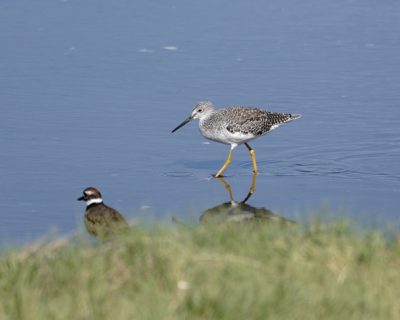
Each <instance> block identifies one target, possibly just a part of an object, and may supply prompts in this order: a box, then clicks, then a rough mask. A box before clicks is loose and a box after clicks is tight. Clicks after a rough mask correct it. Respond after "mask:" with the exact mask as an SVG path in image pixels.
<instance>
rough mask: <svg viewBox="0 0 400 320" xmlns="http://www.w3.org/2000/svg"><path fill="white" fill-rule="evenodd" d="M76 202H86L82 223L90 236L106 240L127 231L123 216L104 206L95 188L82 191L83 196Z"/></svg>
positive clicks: (127, 227) (127, 226)
mask: <svg viewBox="0 0 400 320" xmlns="http://www.w3.org/2000/svg"><path fill="white" fill-rule="evenodd" d="M77 200H78V201H86V210H85V217H84V222H85V227H86V230H87V231H88V232H89V233H90V234H91V235H93V236H100V237H103V238H107V237H109V236H112V235H115V234H118V233H121V232H123V231H127V230H128V229H129V225H128V223H127V222H126V221H125V219H124V217H123V215H122V214H121V213H119V212H118V211H117V210H115V209H113V208H111V207H109V206H107V205H105V204H104V203H103V199H102V197H101V193H100V191H99V190H97V189H96V188H93V187H89V188H86V189H85V190H83V196H82V197H80V198H78V199H77Z"/></svg>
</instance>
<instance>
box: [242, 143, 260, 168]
mask: <svg viewBox="0 0 400 320" xmlns="http://www.w3.org/2000/svg"><path fill="white" fill-rule="evenodd" d="M244 145H245V146H246V148H247V149H248V150H249V152H250V156H251V160H252V161H253V172H254V173H255V174H258V170H257V161H256V154H255V152H254V150H253V148H252V147H250V146H249V144H248V143H247V142H245V143H244Z"/></svg>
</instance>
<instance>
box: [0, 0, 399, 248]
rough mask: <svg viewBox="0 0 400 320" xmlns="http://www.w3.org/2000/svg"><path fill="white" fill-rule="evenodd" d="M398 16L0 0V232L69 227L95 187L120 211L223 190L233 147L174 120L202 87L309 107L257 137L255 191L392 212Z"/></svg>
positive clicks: (119, 0) (393, 219)
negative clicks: (222, 173) (85, 193)
mask: <svg viewBox="0 0 400 320" xmlns="http://www.w3.org/2000/svg"><path fill="white" fill-rule="evenodd" d="M399 30H400V3H399V2H398V1H379V2H377V1H370V0H366V1H365V0H351V1H350V0H338V1H327V0H308V1H295V0H287V1H277V0H275V1H268V2H267V1H261V0H258V1H251V2H249V1H244V0H240V1H228V0H221V1H211V0H207V1H199V2H194V1H178V0H173V1H144V0H142V1H127V0H125V1H124V0H114V1H104V0H103V1H102V0H100V1H99V0H96V1H94V0H87V1H77V0H63V1H49V0H46V1H45V0H41V1H35V2H34V3H33V2H32V1H28V0H21V1H2V2H0V43H1V47H0V48H1V49H0V110H1V117H0V150H1V158H0V177H1V184H0V241H5V240H7V241H10V240H11V241H17V242H20V241H27V240H29V239H33V238H37V237H40V236H42V235H44V234H46V233H47V232H48V231H49V230H50V229H51V228H56V229H57V230H59V232H61V233H67V232H71V231H73V230H76V229H77V228H79V227H80V226H81V225H82V214H83V211H84V206H83V204H82V203H79V202H77V201H76V198H77V197H78V196H80V195H81V192H82V190H83V189H84V188H85V187H87V186H96V187H98V188H99V189H100V190H101V191H102V193H103V197H104V199H105V201H106V202H107V203H108V204H109V205H111V206H113V207H115V208H117V209H119V210H120V211H121V212H123V213H124V214H125V216H126V217H127V218H135V217H136V218H137V217H147V216H149V217H153V218H156V219H160V220H168V218H167V217H169V216H171V215H174V216H176V217H178V218H179V219H183V220H185V219H189V218H190V219H197V218H198V217H200V215H201V213H202V212H204V211H205V210H207V209H208V208H211V207H214V206H216V205H218V204H220V203H223V202H226V201H228V194H227V192H226V190H225V188H224V187H223V186H222V185H221V183H219V182H218V181H217V180H216V179H210V175H211V174H212V173H215V172H216V171H217V170H218V169H219V167H220V166H221V165H222V164H223V162H224V161H225V159H226V157H227V154H228V151H229V148H228V147H227V146H224V145H220V144H217V143H213V142H210V143H207V141H206V140H204V139H203V138H202V137H201V136H200V134H199V132H198V130H197V124H196V123H192V124H189V125H187V126H185V127H184V128H182V129H180V130H179V131H177V132H176V133H174V134H171V133H170V131H171V129H173V128H174V127H175V126H176V125H178V124H179V123H180V122H181V121H182V120H183V119H185V118H186V117H187V116H188V115H189V114H190V112H191V109H192V107H193V105H194V104H195V103H196V102H197V101H198V100H211V101H212V102H213V103H214V104H215V105H216V106H217V107H222V106H227V105H248V106H259V107H262V108H265V109H269V110H272V111H278V112H292V113H301V114H302V115H303V117H302V119H300V120H298V121H295V122H292V123H290V124H287V125H284V126H282V127H280V128H279V129H278V130H275V131H274V132H272V133H271V134H270V135H267V136H264V137H262V138H260V139H257V140H255V141H253V143H252V144H251V145H252V147H253V148H254V149H255V151H256V155H257V159H258V162H259V169H260V171H261V172H260V175H259V176H258V178H257V187H256V192H255V194H254V195H253V196H252V198H251V199H250V200H249V202H248V203H249V204H250V205H252V206H255V207H264V208H267V209H269V210H271V211H272V212H274V213H276V214H279V215H281V216H283V217H285V218H288V219H293V220H296V221H301V220H303V219H307V217H308V216H309V214H310V212H316V211H319V212H323V210H322V209H321V208H331V209H332V210H333V212H334V214H336V215H337V216H347V217H349V218H350V219H354V220H356V221H360V222H361V223H377V224H378V225H394V226H396V227H399V226H400V218H399V214H400V211H399V209H398V203H399V201H398V199H399V196H400V166H399V163H400V126H399V120H400V33H399ZM251 171H252V164H251V160H250V157H249V155H248V152H247V150H246V148H244V147H240V148H238V149H236V150H235V153H234V156H233V163H232V165H231V167H230V168H229V169H228V170H227V171H226V174H227V175H228V177H227V179H226V181H227V182H228V183H229V184H230V185H231V187H232V191H233V195H234V198H235V199H236V198H237V199H238V200H242V199H241V198H244V197H245V196H246V194H247V192H248V190H249V187H250V184H251V180H252V173H251Z"/></svg>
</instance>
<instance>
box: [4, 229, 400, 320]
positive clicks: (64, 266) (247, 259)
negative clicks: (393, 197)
mask: <svg viewBox="0 0 400 320" xmlns="http://www.w3.org/2000/svg"><path fill="white" fill-rule="evenodd" d="M399 239H400V238H396V237H393V238H391V239H390V240H388V239H385V237H384V236H383V235H382V234H380V233H379V232H365V233H360V232H355V231H354V230H352V228H350V227H348V226H346V225H345V224H343V223H336V224H328V225H327V224H315V225H311V226H308V227H307V228H304V227H299V226H296V225H286V226H282V225H280V224H278V223H277V224H262V225H260V224H259V225H256V224H246V225H244V224H225V225H219V226H213V225H200V226H178V227H176V228H173V227H167V226H163V227H160V226H158V227H157V226H156V227H148V228H146V227H136V229H135V230H134V232H132V233H131V234H129V235H126V236H124V237H123V238H118V239H114V240H112V241H106V242H98V243H96V244H93V242H89V241H87V240H84V239H77V240H73V241H70V242H68V243H67V244H63V245H58V246H54V245H53V244H52V245H45V246H42V247H41V248H40V249H37V250H31V251H29V252H27V250H26V249H25V250H22V249H21V250H11V251H8V252H4V253H2V254H1V255H0V319H112V320H117V319H229V320H234V319H385V320H386V319H399V318H400V241H399Z"/></svg>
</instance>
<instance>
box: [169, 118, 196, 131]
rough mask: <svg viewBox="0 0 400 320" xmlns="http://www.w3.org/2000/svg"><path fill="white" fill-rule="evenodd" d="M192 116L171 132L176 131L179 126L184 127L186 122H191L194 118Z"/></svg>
mask: <svg viewBox="0 0 400 320" xmlns="http://www.w3.org/2000/svg"><path fill="white" fill-rule="evenodd" d="M192 119H193V118H192V116H190V117H188V118H187V119H186V120H185V121H183V122H182V123H181V124H180V125H179V126H177V127H176V128H175V129H174V130H172V131H171V133H174V132H175V131H176V130H178V129H179V128H182V127H183V126H184V125H185V124H187V123H188V122H190V121H191V120H192Z"/></svg>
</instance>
